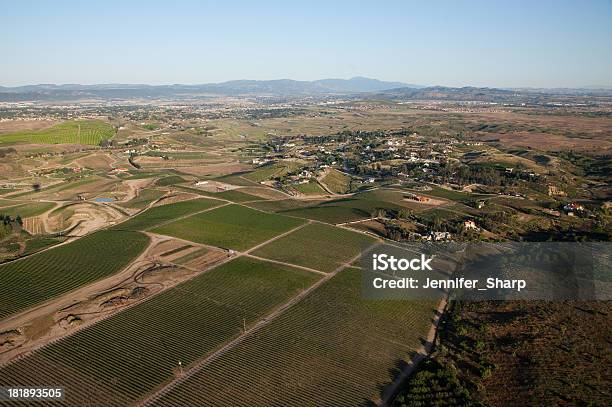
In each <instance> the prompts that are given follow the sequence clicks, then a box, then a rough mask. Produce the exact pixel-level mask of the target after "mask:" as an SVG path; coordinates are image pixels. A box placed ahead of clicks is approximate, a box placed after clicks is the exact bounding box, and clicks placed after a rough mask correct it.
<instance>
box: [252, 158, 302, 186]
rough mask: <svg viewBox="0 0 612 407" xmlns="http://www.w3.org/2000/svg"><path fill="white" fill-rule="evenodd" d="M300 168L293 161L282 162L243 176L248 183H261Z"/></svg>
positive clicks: (265, 166)
mask: <svg viewBox="0 0 612 407" xmlns="http://www.w3.org/2000/svg"><path fill="white" fill-rule="evenodd" d="M299 167H300V164H299V163H297V162H294V161H282V162H278V163H274V164H268V165H264V166H262V167H259V168H257V169H256V170H255V171H253V172H251V173H248V174H246V175H244V176H243V178H246V179H248V180H250V181H254V182H261V181H266V180H269V179H271V178H274V177H280V176H283V175H285V174H287V173H289V172H291V171H295V170H296V169H298V168H299Z"/></svg>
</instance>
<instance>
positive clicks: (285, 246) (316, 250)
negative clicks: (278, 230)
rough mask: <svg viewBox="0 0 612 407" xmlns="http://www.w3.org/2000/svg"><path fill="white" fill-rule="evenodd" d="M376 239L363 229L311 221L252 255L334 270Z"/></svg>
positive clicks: (325, 270)
mask: <svg viewBox="0 0 612 407" xmlns="http://www.w3.org/2000/svg"><path fill="white" fill-rule="evenodd" d="M374 242H375V239H373V238H371V237H369V236H366V235H364V234H361V233H356V232H351V231H348V230H345V229H341V228H337V227H334V226H328V225H323V224H320V223H311V224H309V225H306V226H304V227H303V228H301V229H299V230H296V231H295V232H292V233H290V234H288V235H287V236H284V237H282V238H280V239H278V240H275V241H273V242H271V243H268V244H267V245H265V246H263V247H260V248H259V249H257V250H256V251H255V252H253V255H255V256H259V257H264V258H267V259H272V260H277V261H282V262H286V263H292V264H297V265H300V266H305V267H310V268H313V269H316V270H320V271H324V272H331V271H333V270H335V269H336V268H338V267H339V266H341V265H342V264H343V263H344V262H346V261H348V260H349V259H351V258H353V257H355V256H357V255H358V254H359V253H361V252H362V251H363V250H365V249H366V248H367V247H368V246H369V245H371V244H373V243H374Z"/></svg>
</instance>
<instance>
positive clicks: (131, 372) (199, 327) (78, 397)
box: [0, 259, 318, 406]
mask: <svg viewBox="0 0 612 407" xmlns="http://www.w3.org/2000/svg"><path fill="white" fill-rule="evenodd" d="M317 278H318V276H317V275H316V274H314V273H308V272H304V271H300V270H297V269H293V268H289V267H284V266H278V265H273V264H269V263H264V262H259V261H254V260H247V259H236V260H234V261H232V262H230V263H226V264H224V265H222V266H220V267H218V268H217V269H214V270H212V271H210V272H207V273H203V274H201V275H199V276H197V277H195V278H193V279H191V280H189V281H187V282H185V283H182V284H180V285H179V286H177V287H175V288H172V289H170V290H168V291H165V292H163V293H161V294H160V295H158V296H156V297H153V298H151V299H150V300H148V301H146V302H144V303H142V304H139V305H136V306H135V307H132V308H130V309H127V310H125V311H124V312H122V313H119V314H117V315H115V316H113V317H111V318H109V319H107V320H104V321H102V322H100V323H98V324H96V325H94V326H92V327H90V328H87V329H85V330H83V331H80V332H78V333H76V334H75V335H73V336H70V337H68V338H65V339H63V340H60V341H58V342H56V343H54V344H52V345H50V346H47V347H45V348H42V349H40V350H38V351H36V352H34V353H33V354H31V355H29V356H27V357H25V358H22V359H19V360H18V361H16V362H14V363H12V364H9V365H6V366H4V367H2V368H0V386H18V385H24V386H25V385H28V386H33V385H35V384H37V385H45V386H62V387H64V388H65V389H66V400H65V401H66V403H67V404H68V405H72V406H85V405H88V406H94V405H97V406H124V405H130V404H133V403H134V402H135V401H137V400H139V399H141V398H143V397H144V396H146V395H147V394H148V393H149V392H150V391H152V390H154V389H155V388H157V387H158V386H160V385H162V384H163V383H165V382H167V381H168V380H171V379H173V378H174V377H175V375H177V374H178V373H179V367H178V363H179V361H180V362H181V363H182V365H183V367H184V368H185V369H186V368H188V366H189V364H190V363H192V362H194V361H196V360H198V359H199V358H202V357H204V356H206V355H207V354H209V353H210V352H211V351H214V350H215V349H217V348H218V347H219V346H221V345H222V344H223V343H225V342H226V341H228V340H230V339H232V338H233V337H235V336H237V335H239V334H240V333H241V332H242V330H243V329H244V327H245V326H246V327H247V328H248V327H249V326H250V325H252V324H253V323H255V322H256V321H258V320H259V319H261V317H262V316H263V315H265V314H266V313H268V312H270V311H271V310H272V309H273V308H274V307H276V306H278V305H279V304H281V303H283V302H285V301H286V300H288V299H289V298H290V297H292V296H294V295H296V294H297V293H298V292H299V291H301V290H303V289H304V288H306V287H308V286H310V285H311V284H312V283H314V282H315V281H316V280H317ZM193 405H201V404H200V403H196V404H193Z"/></svg>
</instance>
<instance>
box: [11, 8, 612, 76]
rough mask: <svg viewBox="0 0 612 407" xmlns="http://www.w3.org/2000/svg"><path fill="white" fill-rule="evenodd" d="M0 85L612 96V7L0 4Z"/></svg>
mask: <svg viewBox="0 0 612 407" xmlns="http://www.w3.org/2000/svg"><path fill="white" fill-rule="evenodd" d="M0 10H1V11H0V56H1V58H0V85H5V86H15V85H23V84H32V83H83V84H90V83H119V82H120V83H151V84H167V83H206V82H220V81H224V80H231V79H279V78H291V79H300V80H313V79H321V78H330V77H333V78H349V77H352V76H358V75H359V76H368V77H373V78H378V79H383V80H393V81H403V82H408V83H416V84H423V85H448V86H465V85H473V86H498V87H519V86H530V87H557V86H559V87H578V86H585V85H586V86H589V85H606V86H610V85H612V1H611V0H608V1H589V0H586V1H547V0H543V1H539V0H538V1H508V2H502V1H496V0H488V1H476V0H474V1H467V0H465V1H462V0H457V1H421V2H416V1H408V0H404V1H384V0H380V1H368V2H365V1H364V2H360V1H358V0H354V1H332V0H328V1H320V2H319V1H303V2H297V1H289V0H286V1H265V0H262V1H249V2H247V1H243V2H241V1H232V0H222V1H181V0H175V1H164V2H157V1H146V2H144V1H142V2H140V1H128V0H124V1H104V2H102V1H98V2H94V1H79V2H77V1H74V2H73V1H61V0H59V1H53V2H51V1H40V2H33V1H27V0H23V1H8V0H0Z"/></svg>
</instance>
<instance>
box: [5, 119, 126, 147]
mask: <svg viewBox="0 0 612 407" xmlns="http://www.w3.org/2000/svg"><path fill="white" fill-rule="evenodd" d="M114 135H115V129H114V128H113V126H111V125H110V124H108V123H105V122H102V121H99V120H76V121H67V122H64V123H60V124H56V125H55V126H53V127H50V128H48V129H44V130H39V131H23V132H18V133H10V134H5V135H2V136H0V144H6V143H32V144H88V145H94V146H97V145H99V144H100V142H101V141H102V140H107V139H110V138H112V137H113V136H114Z"/></svg>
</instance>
